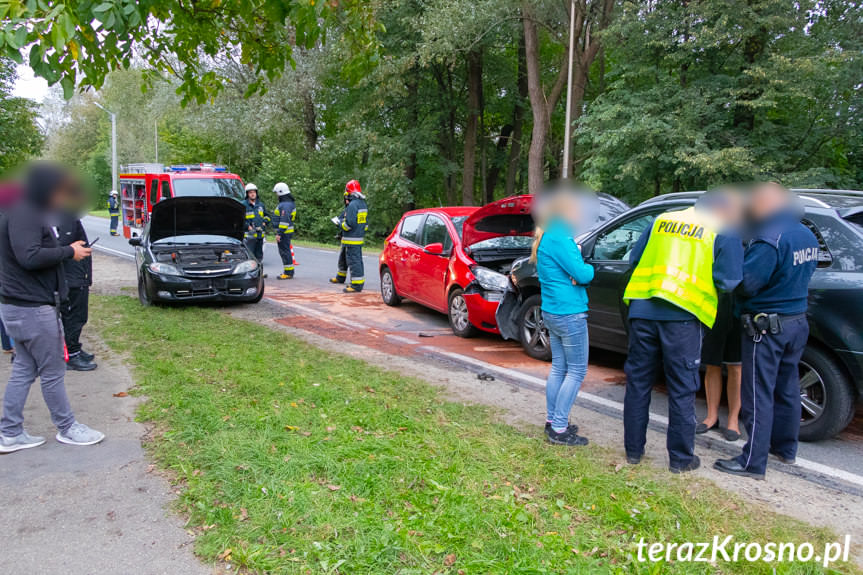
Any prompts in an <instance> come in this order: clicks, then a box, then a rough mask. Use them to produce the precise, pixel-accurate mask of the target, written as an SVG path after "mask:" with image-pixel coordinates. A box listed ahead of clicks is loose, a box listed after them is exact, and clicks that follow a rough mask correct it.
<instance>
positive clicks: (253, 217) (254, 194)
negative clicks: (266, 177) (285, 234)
mask: <svg viewBox="0 0 863 575" xmlns="http://www.w3.org/2000/svg"><path fill="white" fill-rule="evenodd" d="M243 206H245V208H246V247H247V248H249V251H250V252H252V255H254V256H255V259H257V260H258V261H259V262H263V260H264V227H265V226H266V225H267V223H269V221H270V214H269V212H267V208H266V207H265V206H264V203H263V202H262V201H260V200H259V199H258V186H256V185H255V184H253V183H251V182H249V183H248V184H246V199H245V200H244V201H243Z"/></svg>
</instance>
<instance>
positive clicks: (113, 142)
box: [93, 102, 117, 190]
mask: <svg viewBox="0 0 863 575" xmlns="http://www.w3.org/2000/svg"><path fill="white" fill-rule="evenodd" d="M93 103H94V104H96V106H98V107H99V108H101V109H102V110H104V111H105V112H107V113H108V115H109V116H111V189H112V190H116V189H117V114H115V113H114V112H111V111H110V110H108V109H107V108H105V106H103V105H102V104H100V103H99V102H93Z"/></svg>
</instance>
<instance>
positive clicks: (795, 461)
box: [770, 451, 797, 465]
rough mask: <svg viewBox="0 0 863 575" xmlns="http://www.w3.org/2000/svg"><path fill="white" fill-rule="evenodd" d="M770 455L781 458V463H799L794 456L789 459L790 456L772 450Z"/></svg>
mask: <svg viewBox="0 0 863 575" xmlns="http://www.w3.org/2000/svg"><path fill="white" fill-rule="evenodd" d="M770 455H772V456H773V457H775V458H776V459H778V460H779V463H784V464H785V465H794V464H796V463H797V458H796V457H792V458H791V459H789V458H787V457H784V456H782V455H779V454H778V453H776V452H773V451H771V452H770Z"/></svg>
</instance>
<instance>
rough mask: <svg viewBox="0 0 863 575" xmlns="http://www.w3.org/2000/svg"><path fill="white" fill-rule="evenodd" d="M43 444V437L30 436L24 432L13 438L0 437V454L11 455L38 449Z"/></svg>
mask: <svg viewBox="0 0 863 575" xmlns="http://www.w3.org/2000/svg"><path fill="white" fill-rule="evenodd" d="M43 443H45V438H44V437H38V436H33V435H30V434H29V433H27V432H26V431H22V432H21V433H20V434H19V435H16V436H15V437H6V436H5V435H0V453H12V452H13V451H20V450H22V449H30V448H31V447H39V446H40V445H42V444H43Z"/></svg>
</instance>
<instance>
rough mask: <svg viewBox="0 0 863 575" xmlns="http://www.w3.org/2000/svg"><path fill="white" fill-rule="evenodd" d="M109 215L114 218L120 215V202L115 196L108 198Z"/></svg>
mask: <svg viewBox="0 0 863 575" xmlns="http://www.w3.org/2000/svg"><path fill="white" fill-rule="evenodd" d="M108 213H109V214H110V215H112V216H119V215H120V201H119V200H118V199H117V198H116V197H114V196H108Z"/></svg>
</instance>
